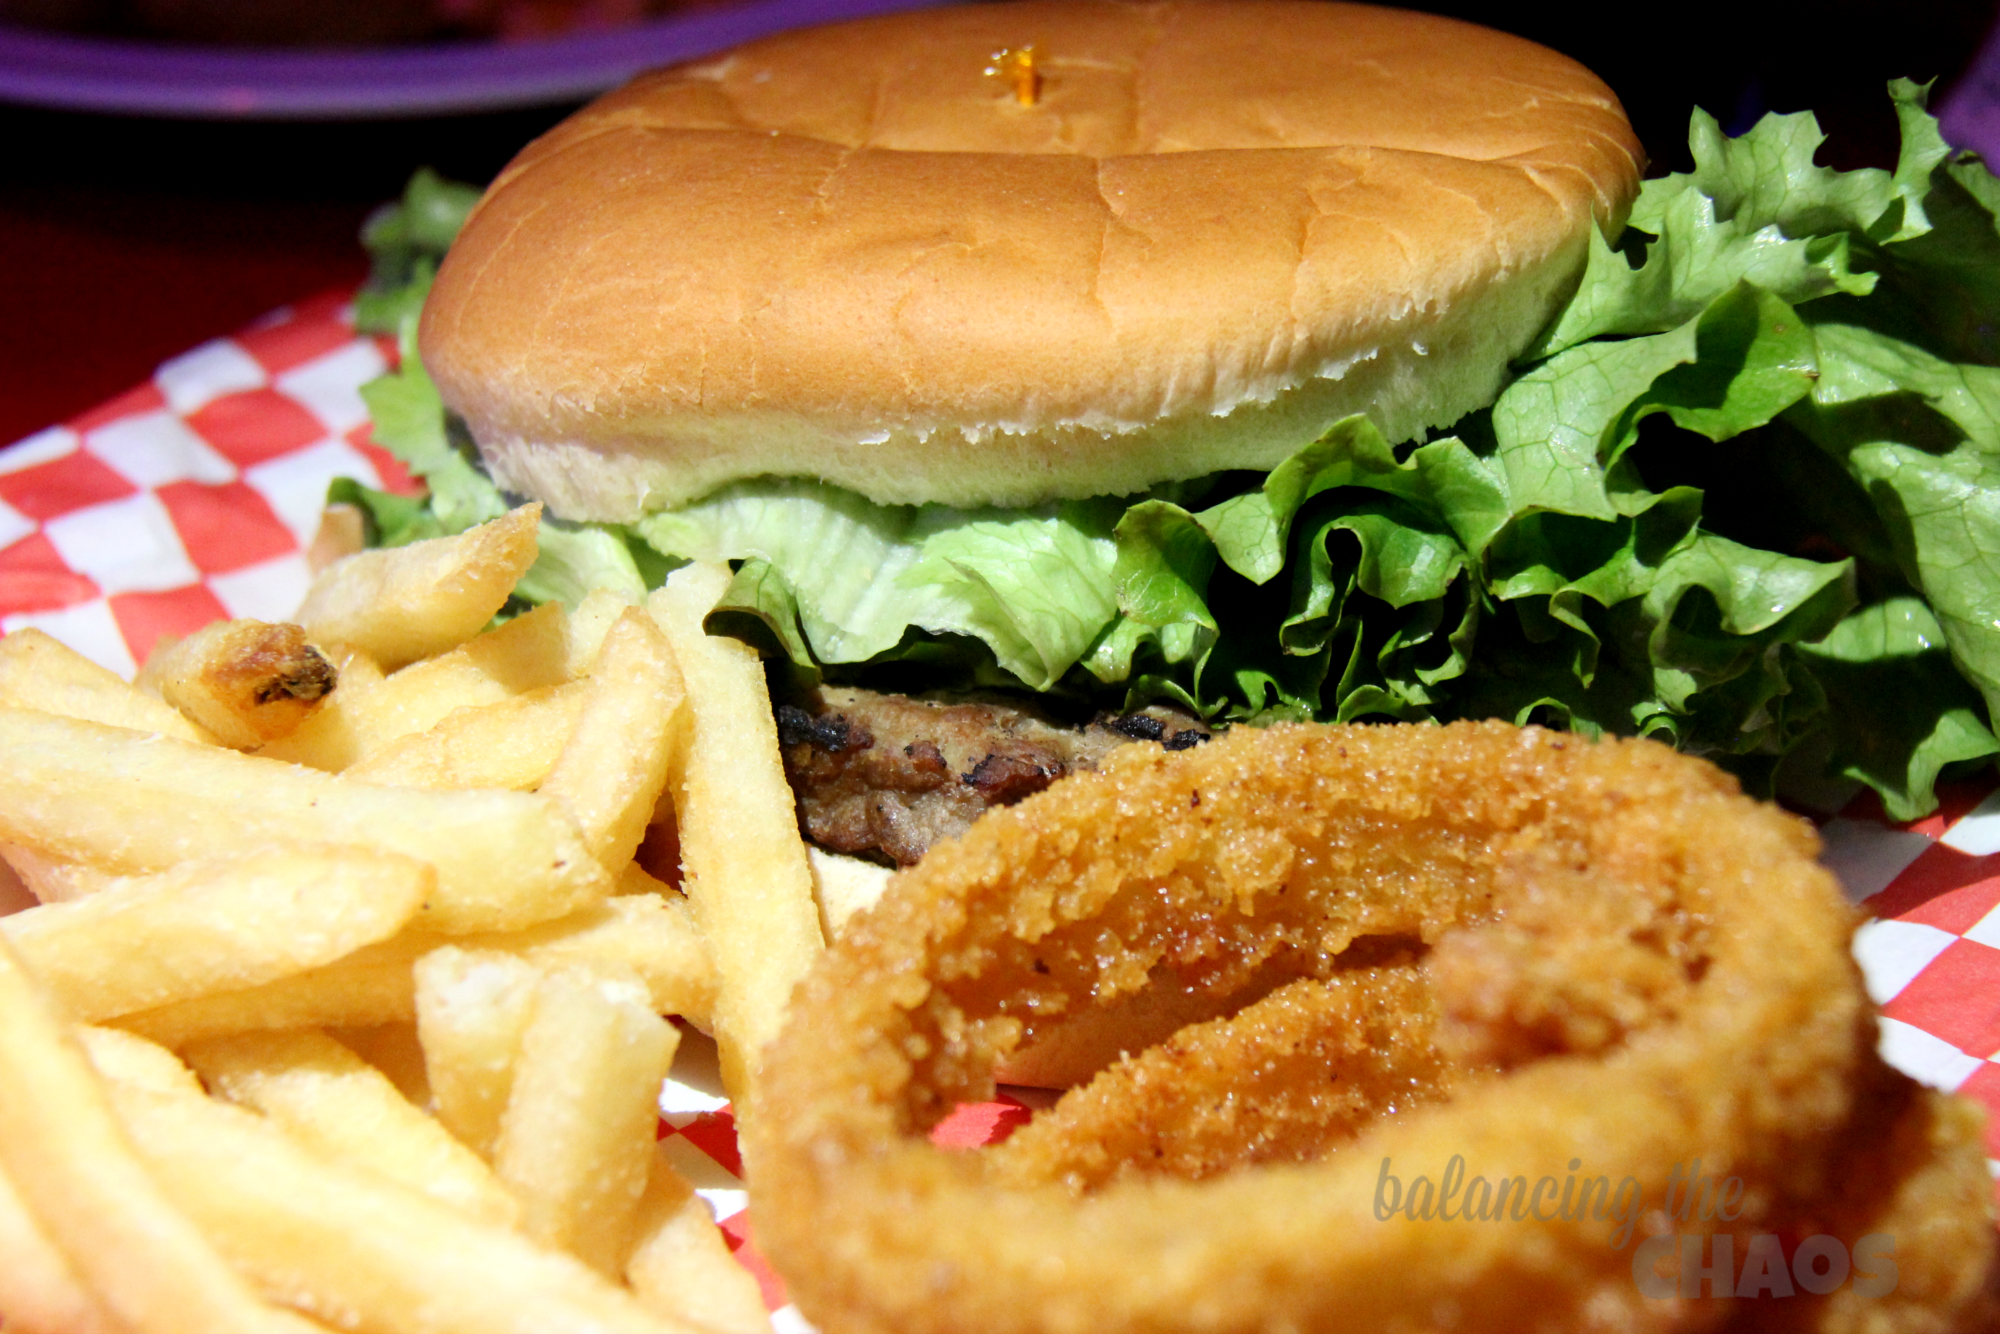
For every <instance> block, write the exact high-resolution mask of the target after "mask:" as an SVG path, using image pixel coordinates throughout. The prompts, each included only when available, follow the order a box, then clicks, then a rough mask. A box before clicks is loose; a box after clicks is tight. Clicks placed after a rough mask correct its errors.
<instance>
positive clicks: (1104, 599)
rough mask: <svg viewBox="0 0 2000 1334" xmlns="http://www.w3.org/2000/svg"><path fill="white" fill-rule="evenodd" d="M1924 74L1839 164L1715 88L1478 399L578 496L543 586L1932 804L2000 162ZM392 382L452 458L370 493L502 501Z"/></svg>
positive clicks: (1014, 667) (1115, 693) (1979, 668)
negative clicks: (1110, 470)
mask: <svg viewBox="0 0 2000 1334" xmlns="http://www.w3.org/2000/svg"><path fill="white" fill-rule="evenodd" d="M1890 96H1891V99H1892V104H1893V106H1894V108H1895V112H1896V114H1897V116H1898V118H1899V120H1900V122H1901V125H1902V129H1903V135H1904V143H1903V150H1902V153H1901V156H1900V158H1899V160H1898V162H1897V165H1896V167H1895V168H1894V169H1893V170H1886V171H1885V170H1864V171H1846V172H1843V171H1836V170H1833V169H1830V168H1826V167H1822V166H1820V165H1818V164H1817V163H1816V162H1815V161H1814V157H1815V154H1816V152H1817V150H1818V148H1819V145H1820V142H1821V136H1820V133H1819V129H1818V126H1817V125H1816V124H1815V122H1814V121H1813V119H1812V117H1811V116H1809V115H1793V116H1770V117H1766V118H1765V119H1764V120H1763V121H1762V122H1761V123H1759V124H1758V125H1757V126H1756V127H1755V128H1754V129H1752V130H1751V131H1750V132H1749V133H1747V134H1745V135H1743V136H1741V137H1738V138H1735V139H1731V138H1728V137H1727V136H1725V135H1723V133H1722V132H1721V130H1720V129H1719V127H1718V126H1717V124H1716V122H1715V121H1714V119H1713V118H1712V117H1710V116H1708V115H1707V114H1706V113H1703V112H1699V111H1698V112H1696V113H1695V115H1694V117H1693V120H1692V123H1691V127H1690V141H1691V144H1692V147H1693V156H1694V162H1695V166H1694V169H1693V170H1692V171H1691V172H1688V173H1685V174H1681V175H1675V176H1669V177H1666V178H1664V179H1660V180H1654V181H1649V182H1647V183H1646V184H1645V186H1644V188H1643V190H1642V192H1641V194H1640V197H1639V199H1638V201H1637V203H1636V205H1635V207H1634V208H1633V211H1632V215H1631V220H1630V225H1629V227H1628V228H1627V229H1626V230H1625V232H1624V233H1623V234H1622V235H1621V236H1615V237H1614V236H1610V235H1605V234H1601V233H1600V234H1597V235H1595V236H1594V237H1593V238H1592V242H1591V246H1590V250H1589V255H1588V260H1587V263H1586V265H1585V267H1584V269H1583V272H1582V274H1581V276H1580V279H1579V282H1578V287H1577V290H1576V292H1575V294H1574V295H1573V296H1572V298H1571V299H1570V301H1569V302H1568V304H1567V305H1566V306H1564V307H1563V308H1562V309H1561V310H1560V311H1558V312H1557V313H1556V314H1555V316H1554V317H1553V318H1552V319H1551V320H1550V322H1549V325H1548V327H1547V328H1546V329H1545V330H1544V331H1543V332H1542V334H1541V335H1540V336H1539V337H1538V338H1536V339H1535V340H1534V341H1533V342H1532V343H1531V345H1530V346H1529V348H1528V349H1527V350H1526V351H1525V352H1524V353H1523V355H1522V357H1521V358H1520V360H1519V361H1518V362H1517V364H1516V366H1515V367H1514V375H1513V378H1512V379H1511V381H1510V382H1509V383H1508V384H1507V386H1506V387H1505V388H1504V389H1503V391H1502V392H1501V394H1500V395H1499V397H1498V399H1497V400H1496V401H1495V402H1494V403H1493V404H1492V405H1491V406H1490V407H1488V408H1485V409H1482V410H1481V411H1479V412H1475V413H1473V414H1471V415H1470V416H1468V417H1466V418H1465V419H1463V420H1462V421H1460V422H1458V423H1457V424H1456V425H1455V426H1454V427H1453V428H1452V429H1451V430H1450V431H1449V432H1446V433H1437V434H1435V435H1433V436H1432V437H1430V438H1427V439H1423V440H1415V441H1403V442H1392V441H1389V440H1386V439H1384V438H1383V436H1382V435H1381V434H1380V432H1378V431H1377V430H1376V429H1375V427H1374V426H1373V425H1372V424H1371V423H1370V422H1368V421H1367V420H1366V419H1364V418H1358V417H1357V418H1352V419H1349V420H1347V421H1343V422H1340V423H1337V424H1336V425H1334V426H1333V427H1332V428H1330V429H1329V430H1328V431H1327V432H1326V433H1325V435H1323V436H1322V437H1321V438H1320V439H1318V440H1311V441H1301V442H1299V447H1298V448H1297V450H1296V451H1295V452H1294V453H1293V455H1292V456H1291V457H1290V458H1288V459H1287V460H1285V461H1284V462H1283V463H1281V464H1280V465H1279V466H1278V467H1276V468H1274V469H1273V470H1271V471H1270V472H1269V473H1262V474H1254V473H1229V474H1221V475H1217V476H1214V477H1210V478H1203V479H1196V480H1195V481H1192V482H1187V483H1182V484H1178V485H1175V486H1171V487H1161V488H1158V489H1156V490H1155V491H1153V492H1151V493H1146V494H1140V495H1132V496H1123V497H1100V498H1097V499H1094V500H1090V501H1084V502H1069V503H1062V504H1051V505H1047V506H1044V507H1041V508H1038V509H1034V510H1026V511H1021V510H956V509H951V508H947V507H944V506H934V505H932V506H884V505H877V504H874V503H872V502H870V501H868V500H866V499H864V498H863V497H860V496H857V495H854V494H852V493H849V492H845V491H842V490H839V489H838V488H835V487H831V486H827V485H824V484H822V483H818V482H815V481H811V480H802V479H757V480H751V481H745V482H740V483H737V484H735V485H732V486H730V487H727V488H725V489H723V490H722V491H719V492H717V493H715V494H714V495H712V496H709V497H708V498H706V499H704V500H702V501H700V502H698V503H696V504H693V505H690V506H688V507H686V508H684V509H681V510H677V511H673V512H669V513H663V514H656V515H653V516H650V517H649V518H647V519H645V520H643V521H642V522H640V523H639V524H636V525H634V526H632V527H631V528H629V529H619V528H606V529H601V530H596V531H575V530H573V529H571V528H570V527H569V526H566V525H554V524H551V525H549V530H548V540H547V542H545V546H544V553H545V554H544V562H543V563H538V564H537V566H536V570H535V572H534V574H532V575H531V576H530V578H529V579H528V580H525V581H523V584H522V587H521V589H520V596H521V597H522V598H523V599H526V600H533V599H538V598H544V597H559V598H564V599H573V598H574V597H575V596H577V595H578V593H579V592H580V590H581V589H583V588H585V587H588V586H589V584H590V583H591V582H592V581H598V580H608V581H610V582H611V583H612V584H613V585H614V586H616V587H620V588H624V589H626V590H628V591H635V590H636V589H637V588H639V587H641V586H643V585H645V584H648V583H652V582H657V580H658V578H659V577H660V575H661V573H662V572H663V571H664V569H665V568H667V567H668V566H669V565H670V564H671V563H672V562H675V561H679V560H687V559H706V560H728V561H731V562H733V563H735V565H736V568H737V576H736V579H735V580H734V582H733V583H732V584H731V586H730V588H729V589H728V591H727V593H726V594H725V596H724V598H723V600H722V603H721V604H720V605H719V606H718V607H717V608H716V610H715V611H714V613H712V615H711V617H710V619H709V625H710V629H711V630H712V631H714V632H718V633H730V634H736V635H738V636H740V637H743V638H745V639H748V640H750V641H752V642H754V643H756V644H758V645H759V647H760V648H761V649H763V651H765V652H766V653H768V654H771V655H773V656H775V657H777V658H779V659H781V660H784V661H788V662H790V663H791V664H792V665H793V666H794V667H795V668H796V669H797V670H799V671H801V672H804V673H808V674H815V675H817V674H828V675H834V676H839V677H844V678H849V679H858V680H867V681H874V682H908V681H919V682H922V683H924V684H928V685H937V684H948V683H956V684H960V685H970V684H980V685H994V684H1000V685H1007V686H1012V687H1015V688H1022V689H1031V690H1035V691H1041V692H1047V693H1052V694H1054V695H1058V696H1065V695H1066V696H1069V697H1072V698H1074V699H1075V700H1077V701H1078V702H1079V703H1080V704H1082V705H1087V706H1093V707H1121V708H1129V707H1132V706H1134V705H1136V704H1140V703H1144V702H1148V701H1152V700H1172V701H1176V702H1178V703H1180V704H1182V705H1184V706H1186V707H1188V708H1191V709H1195V710H1198V711H1199V712H1201V713H1202V714H1204V715H1206V716H1209V717H1211V718H1219V719H1230V720H1242V721H1251V722H1255V721H1260V720H1264V719H1270V718H1277V717H1317V718H1339V719H1349V718H1402V719H1421V718H1432V719H1439V720H1443V719H1449V718H1455V717H1485V716H1500V717H1506V718H1512V719H1515V720H1518V721H1531V720H1537V721H1543V722H1548V723H1553V724H1557V725H1561V726H1566V727H1571V728H1575V729H1577V730H1579V731H1582V732H1586V733H1592V734H1595V733H1600V732H1615V733H1622V734H1632V735H1645V736H1654V737H1658V738H1660V739H1662V740H1665V741H1668V742H1670V743H1672V744H1675V745H1677V746H1680V747H1682V748H1684V749H1689V750H1693V751H1696V752H1698V753H1701V754H1705V755H1708V756H1710V757H1712V758H1714V759H1715V760H1717V762H1719V763H1722V764H1724V765H1725V766H1727V767H1730V768H1732V769H1734V770H1735V771H1736V772H1737V773H1739V774H1740V775H1742V776H1743V777H1744V778H1745V780H1746V782H1748V783H1749V784H1751V785H1752V786H1753V787H1754V788H1756V789H1758V790H1764V791H1768V790H1769V789H1770V787H1771V785H1772V783H1774V782H1775V781H1778V779H1779V777H1780V776H1781V775H1782V773H1783V772H1784V766H1785V762H1786V761H1787V758H1788V757H1791V758H1792V759H1795V760H1796V759H1798V758H1799V757H1811V762H1812V763H1823V765H1824V767H1825V768H1826V770H1827V771H1828V772H1830V773H1833V774H1837V775H1844V776H1846V777H1848V778H1851V779H1853V780H1858V781H1861V782H1865V783H1867V784H1869V785H1871V786H1873V787H1874V788H1876V789H1877V790H1878V791H1879V792H1880V793H1881V794H1882V797H1883V800H1884V802H1885V803H1886V804H1887V806H1888V808H1889V809H1890V810H1891V811H1892V812H1895V813H1897V814H1899V815H1915V814H1920V813H1922V812H1923V811H1925V810H1927V809H1929V808H1930V807H1931V806H1932V805H1934V803H1935V796H1934V786H1935V783H1936V781H1937V779H1938V778H1939V776H1940V775H1941V774H1944V773H1947V772H1949V771H1950V770H1951V769H1952V768H1953V767H1954V766H1962V765H1967V764H1973V763H1984V762H1988V761H1989V760H1990V759H1991V757H1993V756H1994V755H1996V754H2000V741H1996V738H1995V735H1994V730H1993V719H1994V718H1995V717H1996V716H2000V332H1996V327H2000V320H1995V319H1994V318H1993V316H1992V312H1993V311H1995V310H2000V227H1997V226H1996V214H2000V183H1996V181H1995V180H1994V178H1993V177H1992V176H1991V175H1990V174H1989V173H1988V172H1987V171H1986V169H1985V168H1984V166H1983V165H1982V164H1980V163H1979V161H1978V160H1977V159H1976V158H1972V157H1970V156H1966V155H1958V156H1954V155H1953V154H1952V153H1951V151H1950V150H1949V149H1948V148H1947V146H1946V145H1945V144H1944V142H1943V140H1942V139H1941V138H1940V137H1939V135H1938V132H1937V126H1936V122H1935V121H1934V120H1933V119H1932V118H1931V117H1930V115H1929V113H1928V111H1927V110H1926V109H1925V105H1924V100H1925V89H1923V88H1921V87H1919V86H1917V85H1915V84H1911V83H1908V82H1904V81H1898V82H1896V83H1894V84H1892V85H1890ZM420 203H421V200H420V199H419V193H418V192H417V190H416V187H415V185H414V183H413V187H412V194H411V195H410V196H409V197H407V198H406V201H405V205H404V207H405V209H406V211H409V212H410V216H411V217H413V218H414V217H415V215H416V212H419V211H421V210H420V209H419V207H418V206H419V204H420ZM426 216H436V217H442V216H443V215H442V213H441V212H436V211H435V210H434V211H433V214H431V215H426ZM384 225H385V227H386V224H384ZM399 225H405V224H399ZM407 226H409V227H411V228H414V226H415V224H414V223H410V224H407ZM385 234H386V233H385ZM411 235H412V236H414V235H415V232H414V230H412V231H411ZM399 244H400V242H399ZM408 253H409V255H410V256H412V258H409V259H408V263H407V268H408V273H409V275H410V281H413V282H420V281H421V272H422V256H421V255H418V254H417V253H416V251H415V250H410V251H409V252H408ZM403 327H405V328H406V329H407V328H408V327H409V325H408V322H407V321H405V323H404V326H403ZM369 402H370V405H371V407H372V408H374V410H375V411H376V413H377V431H378V437H379V438H381V439H382V440H383V442H384V443H385V444H386V445H387V446H388V447H389V448H391V449H392V450H394V451H395V452H396V453H397V454H398V455H399V456H401V457H402V458H403V459H404V460H405V461H406V462H407V463H409V464H410V466H411V468H412V469H413V470H414V471H416V472H418V473H419V474H421V475H422V476H424V477H425V479H426V480H427V482H428V483H429V485H430V486H431V488H432V496H431V502H430V505H429V507H428V509H426V510H424V511H422V512H415V511H412V510H411V509H410V508H409V507H408V506H406V505H403V504H400V503H390V502H393V500H394V498H388V500H387V501H381V502H376V503H374V504H372V506H371V511H370V512H371V514H373V515H374V516H375V517H374V523H375V528H376V531H377V532H378V533H379V535H380V536H381V539H382V540H384V541H401V540H414V538H415V537H418V536H423V535H427V534H428V533H431V532H435V531H457V530H459V529H461V528H463V527H465V526H468V525H469V524H470V523H472V522H477V521H479V520H480V518H482V517H488V516H490V515H491V514H492V513H497V512H498V508H499V507H502V506H504V505H505V504H506V497H503V496H501V495H500V493H499V492H498V491H497V490H496V489H495V488H494V487H493V485H492V483H491V482H490V481H489V480H487V479H486V477H485V475H484V474H483V473H482V472H481V471H480V470H479V468H478V466H477V462H476V455H475V453H474V452H473V450H472V449H471V446H470V442H469V441H468V440H466V439H465V438H463V435H462V432H460V431H459V430H458V428H456V427H455V426H454V425H453V424H451V423H450V422H448V421H447V419H446V417H445V415H444V413H443V411H442V408H441V406H440V405H438V404H437V402H436V393H435V390H434V389H433V388H432V387H431V386H430V383H429V381H428V379H427V377H425V376H424V375H423V371H422V367H421V366H420V365H419V364H418V362H417V358H416V355H415V351H414V349H413V348H409V347H407V346H406V347H405V352H404V359H403V365H402V368H401V370H400V372H399V373H398V374H397V375H396V376H394V377H392V378H390V379H388V380H386V381H383V382H379V383H378V384H377V385H376V386H372V387H371V388H370V390H369Z"/></svg>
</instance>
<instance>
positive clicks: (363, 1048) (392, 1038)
mask: <svg viewBox="0 0 2000 1334" xmlns="http://www.w3.org/2000/svg"><path fill="white" fill-rule="evenodd" d="M327 1036H328V1037H330V1038H332V1039H333V1040H334V1041H335V1042H338V1043H339V1044H340V1045H341V1046H343V1047H346V1048H347V1049H348V1050H349V1051H352V1052H353V1053H354V1054H355V1055H356V1056H359V1057H360V1058H361V1059H362V1060H364V1061H366V1062H368V1064H370V1065H372V1066H374V1067H375V1068H376V1069H377V1070H380V1071H381V1072H382V1074H383V1076H384V1077H386V1078H387V1079H388V1081H389V1082H390V1083H391V1084H394V1085H395V1086H396V1091H397V1092H398V1093H400V1094H402V1095H403V1097H404V1098H405V1099H407V1100H408V1101H409V1103H410V1105H411V1106H413V1107H429V1106H430V1105H431V1081H430V1077H429V1076H428V1075H426V1074H425V1073H424V1047H423V1043H421V1042H419V1041H418V1040H417V1021H416V1017H415V1015H414V1014H413V1015H412V1016H411V1017H410V1018H409V1019H407V1020H401V1021H398V1022H396V1023H392V1024H369V1025H367V1026H365V1027H341V1028H333V1029H329V1030H328V1031H327Z"/></svg>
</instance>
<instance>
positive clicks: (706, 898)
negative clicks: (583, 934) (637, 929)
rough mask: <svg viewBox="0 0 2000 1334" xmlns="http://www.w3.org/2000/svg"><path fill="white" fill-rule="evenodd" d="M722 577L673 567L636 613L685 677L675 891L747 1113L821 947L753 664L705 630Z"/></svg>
mask: <svg viewBox="0 0 2000 1334" xmlns="http://www.w3.org/2000/svg"><path fill="white" fill-rule="evenodd" d="M729 579H730V573H729V569H728V567H727V566H724V565H687V566H683V567H681V568H680V569H678V570H676V571H674V573H673V574H672V575H671V576H670V577H669V578H668V580H667V583H666V586H665V587H664V588H662V589H660V590H659V591H658V592H656V593H654V594H653V595H652V596H651V597H650V598H648V599H647V602H646V609H647V610H648V611H649V612H650V613H651V614H652V616H653V619H654V620H656V621H658V622H659V624H660V628H661V629H662V630H664V631H665V632H666V635H667V640H668V642H669V643H670V644H671V645H672V646H673V651H674V657H675V658H676V659H677V660H678V661H679V663H680V666H681V674H682V676H683V678H684V679H685V680H686V682H687V690H688V703H689V707H688V708H686V709H684V710H683V711H682V722H681V724H680V726H679V727H678V728H677V736H676V740H675V746H674V758H673V760H672V762H671V764H670V767H669V775H670V777H669V782H670V784H671V786H672V788H673V791H674V810H675V813H676V817H677V821H678V824H679V828H680V840H681V862H682V865H683V866H684V867H686V869H687V873H688V878H687V880H686V881H685V882H684V888H685V889H686V891H687V895H688V899H689V901H690V902H691V903H692V904H693V905H694V909H695V916H696V919H697V920H698V921H699V922H700V924H701V928H702V933H703V934H704V935H705V936H706V937H707V939H708V942H709V948H710V949H711V951H712V952H713V956H714V959H715V969H716V1002H715V1016H714V1028H715V1035H716V1038H717V1041H718V1043H719V1044H720V1046H721V1050H722V1063H723V1065H722V1069H723V1080H724V1083H725V1084H726V1085H727V1086H728V1089H729V1092H730V1096H731V1098H732V1100H733V1101H734V1103H735V1106H736V1114H737V1116H738V1117H739V1118H744V1117H747V1116H750V1115H754V1114H755V1099H754V1096H753V1094H754V1080H755V1070H756V1065H757V1060H758V1055H759V1053H761V1052H762V1051H763V1049H764V1046H765V1044H767V1043H768V1042H770V1041H771V1040H772V1039H773V1038H775V1037H776V1036H777V1034H778V1029H779V1027H780V1026H781V1025H782V1024H783V1022H784V1014H785V1004H786V1002H787V1001H788V1000H789V999H790V997H791V994H792V988H793V987H794V986H795V985H796V984H797V982H798V980H799V979H800V978H801V977H802V976H804V974H805V972H806V970H807V969H809V968H810V967H811V966H812V963H813V961H814V960H815V959H816V958H818V957H819V954H820V952H821V950H822V949H824V947H825V946H824V939H823V937H822V936H821V935H820V926H819V910H818V908H817V907H816V906H815V905H814V903H813V886H812V872H811V870H810V868H809V867H808V866H807V863H806V853H805V845H804V841H803V840H802V839H801V838H800V837H799V827H798V817H797V814H796V812H795V808H794V804H793V797H792V790H791V788H790V786H789V785H788V784H787V783H786V782H785V774H784V767H783V764H782V762H781V761H780V759H779V756H778V738H777V726H776V724H775V723H774V722H773V721H772V715H771V701H770V697H769V695H768V693H767V692H766V689H765V686H764V671H763V667H762V664H760V663H759V662H758V660H757V655H756V654H755V653H754V652H752V651H751V650H750V649H749V648H747V647H746V646H744V645H742V644H740V643H738V642H736V641H735V640H730V639H720V638H715V637H712V636H710V635H708V634H707V633H706V632H704V630H703V629H702V618H703V617H704V616H706V615H707V614H708V612H709V610H710V609H711V608H712V607H713V606H714V605H715V603H716V600H717V599H718V598H720V597H721V596H722V592H723V589H724V588H726V587H727V586H728V583H729Z"/></svg>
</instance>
